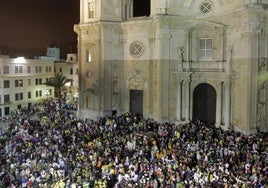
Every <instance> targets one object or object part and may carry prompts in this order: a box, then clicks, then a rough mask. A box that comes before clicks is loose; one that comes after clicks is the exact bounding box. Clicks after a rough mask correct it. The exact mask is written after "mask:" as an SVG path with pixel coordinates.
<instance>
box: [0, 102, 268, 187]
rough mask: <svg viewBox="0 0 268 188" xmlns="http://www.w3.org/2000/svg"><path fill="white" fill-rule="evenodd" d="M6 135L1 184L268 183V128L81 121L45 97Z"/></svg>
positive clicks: (132, 119) (121, 118) (116, 118)
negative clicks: (39, 106) (242, 129)
mask: <svg viewBox="0 0 268 188" xmlns="http://www.w3.org/2000/svg"><path fill="white" fill-rule="evenodd" d="M36 113H37V115H38V117H39V118H38V119H32V118H30V117H27V116H26V117H25V118H20V119H13V121H12V122H10V123H9V124H8V126H7V127H6V129H5V130H3V131H1V133H0V187H5V188H6V187H12V188H13V187H21V188H26V187H29V188H31V187H33V188H37V187H40V188H41V187H43V188H45V187H47V188H49V187H51V188H76V187H81V188H106V187H107V188H126V187H137V188H158V187H159V188H184V187H189V188H199V187H200V188H202V187H217V188H218V187H223V188H229V187H230V188H231V187H239V188H240V187H242V188H246V187H254V188H255V187H256V188H264V187H267V185H268V179H267V177H268V176H267V175H268V168H267V167H268V164H267V161H268V160H267V159H268V153H267V152H268V147H267V145H268V142H267V141H268V137H267V133H264V132H258V133H256V134H251V135H244V134H242V133H240V132H235V131H233V130H222V129H221V128H220V127H215V126H214V125H210V124H207V123H204V122H201V121H196V122H189V123H186V124H182V125H176V124H174V123H167V122H164V123H160V122H157V121H154V120H153V119H143V118H141V117H139V116H137V115H135V114H130V113H125V114H122V115H113V116H107V117H100V118H99V119H97V120H81V119H78V118H77V117H76V116H75V114H73V113H72V111H70V110H68V109H67V110H59V109H58V108H57V105H56V103H55V102H53V101H46V102H44V104H43V108H42V110H41V111H38V112H36Z"/></svg>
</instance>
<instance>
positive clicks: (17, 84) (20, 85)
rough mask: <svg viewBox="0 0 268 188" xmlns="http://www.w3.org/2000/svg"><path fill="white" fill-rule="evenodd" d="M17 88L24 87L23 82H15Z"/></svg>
mask: <svg viewBox="0 0 268 188" xmlns="http://www.w3.org/2000/svg"><path fill="white" fill-rule="evenodd" d="M15 87H23V80H15Z"/></svg>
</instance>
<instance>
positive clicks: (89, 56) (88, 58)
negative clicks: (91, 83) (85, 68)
mask: <svg viewBox="0 0 268 188" xmlns="http://www.w3.org/2000/svg"><path fill="white" fill-rule="evenodd" d="M87 62H89V63H90V62H91V52H90V51H89V50H88V51H87Z"/></svg>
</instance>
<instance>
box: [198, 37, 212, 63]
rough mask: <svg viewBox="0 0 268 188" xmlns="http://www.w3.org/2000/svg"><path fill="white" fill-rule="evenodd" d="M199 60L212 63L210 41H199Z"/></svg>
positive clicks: (209, 39) (204, 39)
mask: <svg viewBox="0 0 268 188" xmlns="http://www.w3.org/2000/svg"><path fill="white" fill-rule="evenodd" d="M199 60H200V61H212V39H211V38H201V39H200V41H199Z"/></svg>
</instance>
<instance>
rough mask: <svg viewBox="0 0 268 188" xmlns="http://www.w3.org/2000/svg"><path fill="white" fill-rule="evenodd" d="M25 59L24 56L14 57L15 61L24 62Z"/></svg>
mask: <svg viewBox="0 0 268 188" xmlns="http://www.w3.org/2000/svg"><path fill="white" fill-rule="evenodd" d="M25 62H26V59H25V58H24V57H17V58H16V59H15V63H25Z"/></svg>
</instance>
